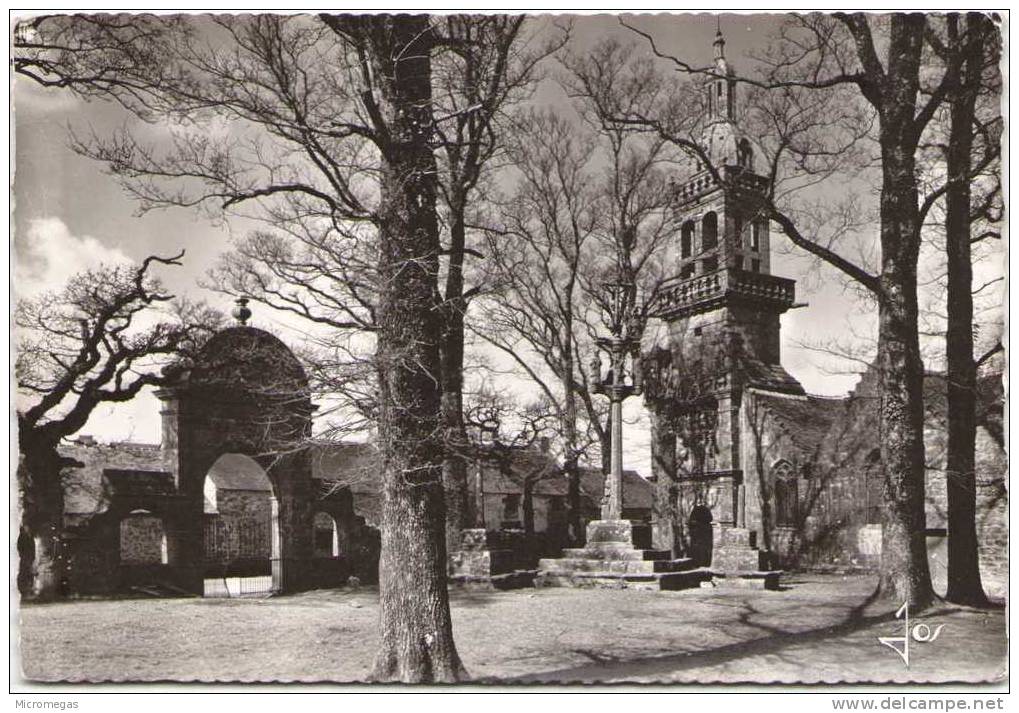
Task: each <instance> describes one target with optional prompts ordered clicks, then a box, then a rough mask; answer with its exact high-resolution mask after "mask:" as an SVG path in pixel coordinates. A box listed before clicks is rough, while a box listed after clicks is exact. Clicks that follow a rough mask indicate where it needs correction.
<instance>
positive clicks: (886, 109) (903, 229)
mask: <svg viewBox="0 0 1019 713" xmlns="http://www.w3.org/2000/svg"><path fill="white" fill-rule="evenodd" d="M925 28H926V19H925V18H924V17H923V16H922V15H906V14H896V15H894V16H892V19H891V24H890V28H889V47H888V53H887V60H886V62H887V70H886V71H884V72H883V73H882V76H873V77H870V81H871V82H872V84H871V87H872V88H874V87H876V93H877V94H879V95H880V96H878V97H876V101H877V104H876V106H879V107H880V109H879V115H880V123H881V129H880V142H881V168H882V177H881V181H882V182H881V201H880V214H881V276H880V300H879V310H878V354H877V364H878V369H879V370H880V375H881V380H882V389H881V414H880V428H881V460H882V465H883V466H884V492H885V509H884V527H883V528H882V533H883V536H882V555H881V581H880V587H881V592H882V594H884V595H885V596H887V597H891V598H893V599H894V600H895V601H897V602H902V601H908V602H909V604H910V606H911V607H912V608H913V609H914V610H917V609H920V608H923V607H925V606H927V605H928V604H929V603H930V601H931V598H932V591H931V576H930V567H929V565H928V563H927V524H926V514H925V512H924V497H925V475H926V474H925V461H924V442H923V418H924V409H923V376H924V369H923V361H922V360H921V358H920V342H919V337H918V333H917V328H918V319H917V314H918V307H917V295H916V287H917V279H916V271H917V261H918V259H919V255H920V228H921V225H920V213H919V207H918V205H917V198H918V196H917V188H916V150H917V144H918V141H919V139H920V136H919V130H918V127H917V123H916V114H917V96H918V93H919V87H920V59H921V51H922V48H923V41H924V39H923V37H924V30H925ZM875 70H876V68H871V71H872V72H873V71H875ZM874 98H875V97H874V96H873V95H872V99H874Z"/></svg>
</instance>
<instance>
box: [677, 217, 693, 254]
mask: <svg viewBox="0 0 1019 713" xmlns="http://www.w3.org/2000/svg"><path fill="white" fill-rule="evenodd" d="M693 231H694V222H693V221H692V220H688V221H686V222H685V223H683V227H682V229H681V230H680V234H679V256H680V257H681V258H683V259H684V260H685V259H686V258H688V257H690V253H691V252H693Z"/></svg>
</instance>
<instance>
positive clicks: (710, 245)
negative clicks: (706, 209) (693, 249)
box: [701, 211, 718, 252]
mask: <svg viewBox="0 0 1019 713" xmlns="http://www.w3.org/2000/svg"><path fill="white" fill-rule="evenodd" d="M716 247H718V214H717V213H715V212H714V211H712V212H710V213H708V214H707V215H705V216H704V219H703V220H702V221H701V250H702V251H703V252H707V251H708V250H714V249H715V248H716Z"/></svg>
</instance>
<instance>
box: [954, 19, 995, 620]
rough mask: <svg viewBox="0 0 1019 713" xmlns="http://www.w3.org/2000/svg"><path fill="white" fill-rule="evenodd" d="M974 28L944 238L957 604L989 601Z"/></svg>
mask: <svg viewBox="0 0 1019 713" xmlns="http://www.w3.org/2000/svg"><path fill="white" fill-rule="evenodd" d="M981 22H982V18H979V19H970V21H969V23H968V25H969V26H968V28H967V29H968V30H969V31H970V32H971V33H973V34H972V35H971V37H970V40H969V41H968V42H967V43H966V44H967V51H968V56H967V58H966V64H965V69H964V80H963V83H962V87H961V90H960V91H959V92H957V93H956V96H955V97H954V101H953V102H952V107H951V125H950V133H949V138H948V156H947V171H948V180H949V184H948V190H947V192H946V194H945V211H946V214H945V243H946V252H947V261H948V273H947V274H948V290H947V291H948V294H947V299H946V303H947V309H948V332H947V334H946V338H945V351H946V357H947V366H946V371H947V373H946V376H947V381H948V445H947V458H946V460H947V462H946V465H945V469H946V472H947V473H946V474H947V495H948V591H947V593H946V595H945V598H946V599H947V600H948V601H950V602H955V603H957V604H967V605H971V606H986V604H987V597H986V595H985V594H984V589H983V585H982V583H981V581H980V558H979V548H978V546H977V530H976V462H975V451H976V430H977V422H976V387H977V381H976V376H977V375H976V363H975V361H974V358H973V293H972V290H973V267H972V256H971V254H970V252H971V251H970V238H971V235H970V233H971V230H970V181H969V174H970V171H971V170H972V150H973V115H974V106H975V103H976V98H977V92H978V90H979V88H980V78H981V65H982V60H983V47H982V43H981V40H980V38H981V34H982V33H981V32H980V30H979V23H981Z"/></svg>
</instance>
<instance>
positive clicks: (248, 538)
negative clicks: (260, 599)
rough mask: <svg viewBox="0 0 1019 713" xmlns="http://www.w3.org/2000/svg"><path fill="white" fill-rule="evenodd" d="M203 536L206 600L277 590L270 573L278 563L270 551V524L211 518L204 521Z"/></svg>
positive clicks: (271, 547) (271, 550)
mask: <svg viewBox="0 0 1019 713" xmlns="http://www.w3.org/2000/svg"><path fill="white" fill-rule="evenodd" d="M204 535H205V543H204V544H205V547H204V553H205V563H204V587H203V591H204V595H205V596H206V597H243V596H265V595H268V594H272V593H274V592H275V591H277V590H278V585H277V584H276V580H278V577H276V578H274V577H273V573H274V572H278V571H279V567H280V560H279V556H278V554H275V553H274V552H273V549H274V548H273V542H272V536H273V532H272V525H271V523H270V522H262V521H259V520H256V519H253V518H241V517H230V518H225V517H221V516H218V515H213V516H211V517H207V518H206V521H205V533H204Z"/></svg>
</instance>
